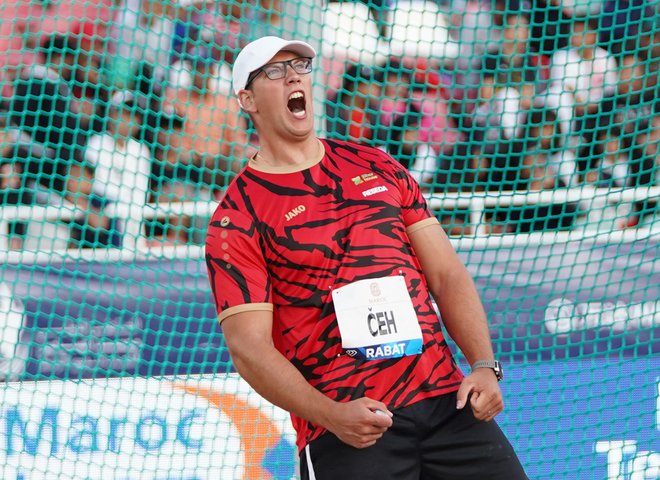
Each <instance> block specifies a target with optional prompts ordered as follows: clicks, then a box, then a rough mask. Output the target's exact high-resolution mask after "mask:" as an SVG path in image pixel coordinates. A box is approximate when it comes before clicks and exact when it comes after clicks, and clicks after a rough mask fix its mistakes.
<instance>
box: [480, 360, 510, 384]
mask: <svg viewBox="0 0 660 480" xmlns="http://www.w3.org/2000/svg"><path fill="white" fill-rule="evenodd" d="M477 368H490V369H492V370H493V372H495V376H496V377H497V381H498V382H499V381H500V380H502V379H503V378H504V370H503V369H502V364H501V363H500V362H498V361H497V360H477V361H476V362H474V364H473V365H472V370H473V371H474V370H476V369H477Z"/></svg>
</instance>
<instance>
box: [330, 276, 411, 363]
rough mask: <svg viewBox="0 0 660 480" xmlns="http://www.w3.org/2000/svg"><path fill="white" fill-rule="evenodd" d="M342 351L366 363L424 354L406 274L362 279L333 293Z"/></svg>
mask: <svg viewBox="0 0 660 480" xmlns="http://www.w3.org/2000/svg"><path fill="white" fill-rule="evenodd" d="M332 301H333V303H334V305H335V313H336V315H337V323H338V324H339V332H340V334H341V344H342V348H343V349H344V351H345V352H346V354H347V355H349V356H351V357H358V358H363V359H365V360H379V359H383V358H397V357H403V356H406V355H417V354H419V353H421V352H422V329H421V328H420V326H419V321H418V320H417V313H416V312H415V307H413V304H412V300H411V299H410V294H409V293H408V288H407V287H406V281H405V279H404V278H403V276H402V275H397V276H394V277H384V278H375V279H367V280H359V281H357V282H353V283H351V284H349V285H345V286H343V287H340V288H337V289H335V290H333V291H332Z"/></svg>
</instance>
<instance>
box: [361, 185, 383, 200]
mask: <svg viewBox="0 0 660 480" xmlns="http://www.w3.org/2000/svg"><path fill="white" fill-rule="evenodd" d="M380 192H387V187H385V186H383V185H381V186H380V187H375V188H370V189H369V190H365V191H364V192H362V196H363V197H369V196H371V195H374V194H376V193H380Z"/></svg>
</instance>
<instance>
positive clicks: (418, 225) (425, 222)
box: [406, 217, 440, 235]
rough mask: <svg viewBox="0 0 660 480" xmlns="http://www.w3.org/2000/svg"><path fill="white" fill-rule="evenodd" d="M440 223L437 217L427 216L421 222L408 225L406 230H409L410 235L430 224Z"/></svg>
mask: <svg viewBox="0 0 660 480" xmlns="http://www.w3.org/2000/svg"><path fill="white" fill-rule="evenodd" d="M439 223H440V222H438V219H437V218H435V217H429V218H425V219H424V220H420V221H419V222H417V223H413V224H412V225H410V226H408V227H406V232H408V235H410V234H411V233H413V232H416V231H417V230H421V229H422V228H425V227H428V226H430V225H437V224H439Z"/></svg>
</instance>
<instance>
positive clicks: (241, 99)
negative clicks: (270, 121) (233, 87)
mask: <svg viewBox="0 0 660 480" xmlns="http://www.w3.org/2000/svg"><path fill="white" fill-rule="evenodd" d="M238 104H239V105H240V106H241V108H242V109H243V110H244V111H246V112H248V113H251V112H254V111H255V110H256V107H255V104H254V94H253V93H252V92H251V91H250V90H241V91H240V92H238Z"/></svg>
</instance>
